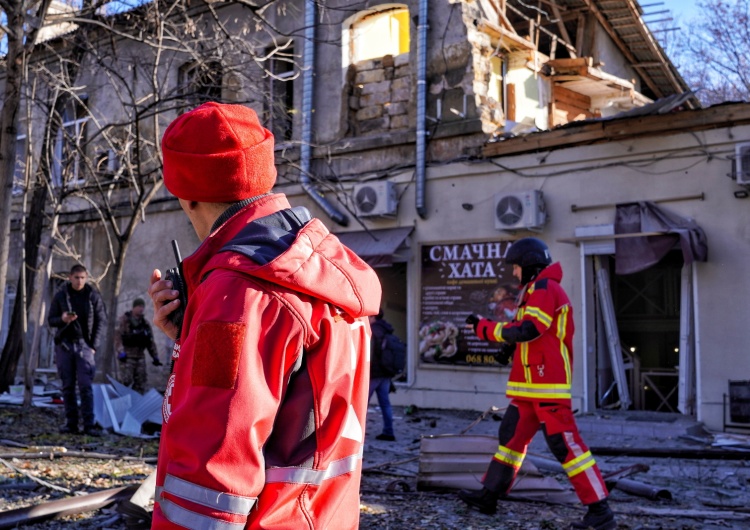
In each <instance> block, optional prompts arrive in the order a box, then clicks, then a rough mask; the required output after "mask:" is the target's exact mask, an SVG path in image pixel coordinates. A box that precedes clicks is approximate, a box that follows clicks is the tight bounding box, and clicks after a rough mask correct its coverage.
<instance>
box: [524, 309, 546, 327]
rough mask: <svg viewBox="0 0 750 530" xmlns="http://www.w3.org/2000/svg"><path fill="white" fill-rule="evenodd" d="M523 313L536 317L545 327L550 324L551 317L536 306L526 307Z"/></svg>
mask: <svg viewBox="0 0 750 530" xmlns="http://www.w3.org/2000/svg"><path fill="white" fill-rule="evenodd" d="M524 314H525V315H529V316H531V317H533V318H536V319H537V320H538V321H539V322H540V323H541V324H542V325H543V326H544V327H545V328H548V327H550V326H551V325H552V317H551V316H549V315H548V314H547V313H545V312H544V311H542V310H541V309H539V308H538V307H527V308H526V311H525V313H524Z"/></svg>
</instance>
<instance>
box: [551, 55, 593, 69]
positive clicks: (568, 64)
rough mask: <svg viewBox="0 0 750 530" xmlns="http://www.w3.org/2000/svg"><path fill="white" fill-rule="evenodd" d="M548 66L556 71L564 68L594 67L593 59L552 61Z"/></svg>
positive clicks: (578, 58)
mask: <svg viewBox="0 0 750 530" xmlns="http://www.w3.org/2000/svg"><path fill="white" fill-rule="evenodd" d="M545 64H546V65H547V66H551V67H552V68H554V69H555V70H557V69H562V68H579V67H584V68H588V67H590V66H593V65H594V58H593V57H577V58H575V59H552V60H549V61H547V62H546V63H545Z"/></svg>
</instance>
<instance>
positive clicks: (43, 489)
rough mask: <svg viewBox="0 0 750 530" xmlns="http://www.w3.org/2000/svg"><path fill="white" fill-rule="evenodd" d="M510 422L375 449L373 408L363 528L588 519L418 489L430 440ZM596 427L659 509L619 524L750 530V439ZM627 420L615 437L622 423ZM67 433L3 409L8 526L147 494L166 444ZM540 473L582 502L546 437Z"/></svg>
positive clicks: (619, 501) (610, 459)
mask: <svg viewBox="0 0 750 530" xmlns="http://www.w3.org/2000/svg"><path fill="white" fill-rule="evenodd" d="M501 412H502V411H499V412H491V413H487V414H484V415H482V419H481V420H478V418H479V417H480V413H479V412H472V411H446V410H434V409H419V408H417V407H413V406H411V407H394V416H395V421H394V423H395V431H396V441H395V442H386V441H380V440H376V439H375V436H376V435H377V434H378V433H380V428H381V425H382V424H381V421H382V420H381V415H380V411H379V410H378V409H377V407H374V406H371V407H370V410H369V413H368V419H367V434H366V442H365V451H364V460H363V478H362V486H361V501H360V528H362V529H365V530H367V529H393V530H402V529H409V530H412V529H413V530H445V529H460V530H468V529H471V530H481V529H487V530H489V529H493V530H494V529H497V528H503V529H509V530H514V529H518V530H520V529H528V530H531V529H539V528H543V529H548V530H555V529H560V530H561V529H564V528H567V527H568V525H569V523H570V522H571V521H573V520H576V519H579V518H580V517H582V516H583V514H584V509H583V508H582V507H581V506H580V505H579V504H577V503H576V502H575V501H572V502H560V501H559V499H558V500H545V501H542V500H538V499H537V500H533V499H532V498H531V496H530V495H528V494H524V493H523V492H522V491H521V490H519V491H517V492H515V493H514V492H511V497H512V500H503V501H501V503H500V505H499V508H498V513H497V514H495V515H492V516H489V515H483V514H480V513H479V512H477V511H474V510H470V509H468V508H467V507H466V506H465V505H464V504H463V503H462V502H461V501H459V500H458V498H457V496H456V492H455V490H453V489H445V488H435V489H433V488H429V489H427V490H425V488H424V487H421V488H418V486H419V482H420V460H424V458H423V452H422V443H423V437H425V436H433V437H441V436H443V435H454V437H455V438H456V439H458V440H460V436H461V435H465V436H467V437H469V438H471V437H485V438H488V439H489V442H487V443H491V440H492V439H494V437H495V436H496V435H497V430H498V427H499V425H500V424H499V419H500V414H501ZM584 419H585V418H582V420H581V421H580V423H579V424H580V425H581V426H582V432H583V437H584V440H586V442H587V443H588V444H589V445H590V446H592V447H599V448H602V450H603V449H604V448H620V449H623V448H628V449H629V452H626V453H627V454H618V455H611V456H610V455H607V456H597V461H598V463H599V465H600V467H601V469H602V472H603V474H604V475H605V476H609V478H608V479H607V480H608V483H611V481H612V480H615V481H617V480H630V481H633V482H635V483H637V484H640V485H642V486H644V487H645V488H646V490H647V491H653V492H654V495H652V496H651V497H649V496H648V495H647V496H643V495H638V494H633V493H628V492H626V491H623V490H622V489H620V488H617V487H615V488H613V491H612V496H611V503H610V504H611V506H612V508H613V510H614V511H615V512H616V514H617V517H618V523H619V526H618V528H619V529H620V530H625V529H632V530H635V529H639V530H646V529H657V528H661V529H680V530H685V529H695V530H697V529H719V528H722V529H727V528H729V529H732V528H737V529H739V528H749V527H750V509H748V506H750V462H749V461H750V457H749V458H748V460H745V459H744V456H743V455H740V456H736V454H735V456H736V458H731V459H730V458H725V459H724V458H719V457H718V455H719V453H717V451H718V452H728V451H735V452H741V451H743V450H746V449H745V448H744V447H743V446H745V445H747V442H748V437H747V436H746V435H742V434H739V435H731V436H728V435H727V436H725V434H724V433H713V434H712V433H706V432H702V433H698V434H696V433H692V434H686V435H685V436H672V435H665V436H661V437H658V436H652V437H643V436H641V437H633V436H632V435H627V434H622V433H612V432H596V431H595V430H594V431H592V430H591V429H592V427H591V425H597V424H599V425H600V426H601V425H602V423H603V421H602V419H601V418H594V419H593V421H589V422H586V421H583V420H584ZM615 420H616V419H615ZM615 420H613V421H612V424H613V425H616V424H617V421H619V420H617V421H615ZM623 421H624V420H623ZM62 423H63V413H62V408H61V407H59V406H58V407H52V408H41V407H32V408H31V409H30V410H28V411H24V410H23V409H22V408H21V407H20V406H18V405H9V404H2V403H0V499H2V504H0V506H2V508H0V516H2V514H3V513H8V512H9V511H10V510H13V509H18V508H25V507H29V506H40V507H42V508H49V506H50V504H49V503H50V502H51V501H58V500H61V499H71V498H75V497H83V496H85V495H90V494H100V495H107V493H105V492H109V491H114V490H117V489H118V488H123V487H128V486H130V487H134V486H139V485H141V484H143V483H144V482H145V481H146V480H147V478H148V477H149V476H150V475H151V473H152V472H153V469H154V463H155V457H156V453H157V447H158V440H156V439H153V438H147V437H146V438H144V437H141V436H124V435H118V434H116V433H114V432H112V428H110V429H108V430H107V432H106V433H105V435H104V436H102V437H101V438H94V437H90V436H86V435H81V436H76V435H69V434H66V435H61V434H58V432H57V428H58V426H59V425H61V424H62ZM120 425H121V422H120ZM662 427H663V426H662ZM659 430H660V425H659V424H658V422H656V423H654V433H658V432H659ZM662 431H664V429H663V428H662ZM727 439H731V440H732V443H731V444H730V443H728V442H727ZM483 443H484V442H483ZM488 447H491V445H489V446H488ZM649 448H651V449H662V450H666V449H670V448H671V449H673V450H674V452H675V454H677V453H679V451H678V450H682V451H687V450H691V454H694V455H696V454H701V453H702V452H706V451H713V453H712V455H710V456H711V458H705V459H700V458H689V459H685V458H672V457H668V456H664V455H660V456H642V455H638V450H642V452H646V450H647V449H649ZM485 450H487V449H485ZM489 450H490V451H491V449H489ZM621 452H622V451H621ZM665 452H666V451H665ZM456 453H457V454H460V451H456ZM632 453H636V456H633V454H632ZM595 456H596V453H595ZM528 461H529V463H531V464H533V465H534V467H535V468H536V469H537V470H538V472H539V473H540V475H541V476H542V478H543V479H544V481H545V483H546V484H548V485H549V482H548V481H549V480H554V481H555V482H557V487H555V488H554V489H555V490H556V491H560V492H563V493H566V494H569V493H570V491H571V490H570V486H569V483H568V481H567V479H566V477H565V476H564V475H563V474H562V473H560V472H558V471H556V470H555V468H554V466H555V465H556V461H554V460H553V458H552V455H551V453H549V451H548V450H547V448H546V446H545V443H544V439H543V436H542V435H541V433H540V434H538V435H537V436H536V438H535V439H534V441H533V442H532V444H531V446H530V448H529V458H528ZM3 462H7V464H9V465H10V467H9V466H6V465H3ZM422 474H423V475H424V473H422ZM664 492H668V493H669V495H667V494H665V493H664ZM128 493H130V491H129V492H128ZM527 493H528V492H527ZM670 496H671V498H669V497H670ZM89 499H91V500H95V499H94V498H89ZM83 500H84V501H85V500H87V499H86V498H84V499H83ZM117 506H118V505H117V503H114V502H113V503H110V504H107V505H106V506H104V507H97V508H91V509H90V510H89V511H86V512H84V513H75V514H70V515H64V516H61V517H60V518H59V519H54V520H46V521H39V522H34V523H32V524H25V525H23V526H20V527H19V528H27V529H31V530H49V529H58V528H66V529H67V528H77V529H84V530H88V529H91V530H93V529H102V528H104V529H110V530H125V529H127V528H135V527H134V526H132V524H131V525H130V526H129V525H128V523H127V522H126V517H127V515H126V514H124V513H122V512H123V510H122V509H120V510H118V508H117ZM149 508H150V506H147V509H149ZM131 516H132V512H131ZM0 521H2V518H1V517H0ZM131 523H132V520H131Z"/></svg>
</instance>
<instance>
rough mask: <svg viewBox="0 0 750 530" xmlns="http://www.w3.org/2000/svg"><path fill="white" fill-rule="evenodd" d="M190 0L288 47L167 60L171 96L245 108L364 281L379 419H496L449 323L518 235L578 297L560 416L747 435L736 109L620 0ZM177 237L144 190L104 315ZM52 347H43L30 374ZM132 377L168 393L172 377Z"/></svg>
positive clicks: (747, 153) (234, 27) (96, 107)
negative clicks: (395, 411) (655, 419)
mask: <svg viewBox="0 0 750 530" xmlns="http://www.w3.org/2000/svg"><path fill="white" fill-rule="evenodd" d="M208 4H210V5H211V9H210V13H211V16H212V17H215V18H216V20H218V21H219V22H220V27H221V28H222V31H227V32H229V33H230V34H232V35H233V36H234V37H233V38H235V39H238V40H241V39H245V40H246V41H247V42H252V44H253V46H254V47H255V48H256V49H258V50H272V51H274V52H279V51H282V52H283V54H279V53H276V54H275V55H274V54H270V52H269V55H268V56H267V57H268V59H267V61H265V62H264V63H263V65H262V68H261V67H259V66H258V62H257V61H255V62H253V61H248V62H241V61H239V60H236V57H233V56H232V55H231V54H222V53H218V51H217V52H215V54H214V56H212V57H211V58H210V60H206V61H204V62H203V63H201V69H199V70H196V69H195V63H194V59H193V58H190V57H187V56H182V55H181V54H180V53H179V52H174V55H173V56H172V57H171V60H170V61H169V67H170V68H171V70H170V71H169V73H168V75H165V76H164V80H165V81H164V82H165V86H166V87H168V88H171V89H173V90H177V87H178V86H179V85H180V83H181V80H184V79H186V77H185V76H187V79H189V82H190V83H192V84H197V85H201V86H203V88H204V89H205V90H204V91H203V95H204V98H203V99H204V100H205V99H217V100H222V101H225V102H234V103H240V104H245V105H248V106H250V107H252V108H254V109H256V110H257V111H258V113H259V115H261V116H263V119H264V122H265V123H266V126H267V127H268V128H269V129H271V130H272V131H273V132H274V134H275V137H276V154H277V169H278V180H277V185H276V188H275V190H276V191H278V192H283V193H286V194H287V195H288V196H289V199H290V201H291V202H292V204H294V205H305V206H307V207H308V208H309V209H310V210H311V212H312V213H313V215H314V216H316V217H319V218H321V219H322V220H323V221H324V222H325V223H326V224H327V225H328V226H329V227H330V228H331V229H332V231H334V232H336V233H337V235H339V237H340V238H341V239H342V241H344V243H345V244H347V245H349V246H350V247H351V248H352V249H354V250H355V251H356V252H357V253H359V254H360V255H361V256H362V257H363V258H364V259H365V260H366V261H368V263H370V264H371V265H373V266H374V267H375V268H376V271H377V272H378V275H379V277H380V280H381V283H382V285H383V293H384V297H383V308H384V311H385V317H386V319H387V320H388V321H390V322H391V323H393V325H394V327H395V329H396V333H397V334H398V335H400V336H401V337H403V338H405V339H406V341H407V343H408V347H409V355H408V361H407V369H406V372H405V373H404V374H403V375H402V376H401V377H400V378H399V379H398V381H397V383H396V385H397V388H398V392H397V393H396V394H395V395H394V396H392V400H393V401H394V402H395V403H396V404H401V405H406V404H415V405H417V406H420V407H435V408H465V409H475V410H485V409H486V408H487V407H488V406H490V405H493V404H494V405H497V406H503V404H504V403H505V402H506V398H505V396H504V388H505V379H507V376H508V369H507V368H501V367H499V365H498V364H497V363H496V361H495V360H494V358H493V357H492V355H491V353H492V351H491V350H492V346H491V345H489V344H481V343H478V342H477V341H475V340H472V338H471V337H469V336H468V335H467V332H466V330H465V329H464V326H463V324H464V319H465V317H466V315H467V314H468V313H480V314H483V315H485V316H488V317H492V316H493V315H494V313H493V312H494V311H495V310H496V308H497V307H498V306H499V302H500V300H501V298H502V296H504V295H503V291H504V290H505V291H507V290H508V289H506V288H507V287H508V286H509V284H511V283H512V276H511V271H510V268H509V267H506V266H505V265H504V260H503V256H504V253H505V251H506V250H507V247H508V246H509V244H510V243H511V242H512V241H513V240H515V239H518V238H520V237H524V236H529V235H533V236H535V237H539V238H541V239H542V240H544V241H545V242H546V243H547V244H548V245H549V247H550V249H551V253H552V256H553V258H554V259H555V260H556V261H560V262H561V264H562V267H563V270H564V271H565V276H564V278H563V286H564V287H565V289H566V291H567V292H568V293H569V294H570V296H571V300H572V303H573V308H574V318H575V321H576V325H577V331H576V337H575V343H574V347H575V348H574V349H575V351H574V357H575V363H574V366H573V401H574V407H573V408H574V409H578V410H580V411H582V412H586V411H593V410H597V409H606V408H617V409H636V410H652V411H660V412H678V411H679V412H680V413H682V414H685V415H688V416H691V417H694V418H696V419H697V420H698V421H702V422H704V423H705V424H706V425H707V426H709V427H711V428H713V429H719V430H720V429H723V428H725V427H726V426H727V425H731V424H736V425H747V424H748V423H750V413H748V412H747V409H746V408H745V406H744V403H746V402H745V401H743V400H745V399H746V398H745V397H743V396H744V394H743V393H745V392H746V390H747V388H748V387H747V385H745V384H743V381H742V379H744V378H746V375H743V374H746V373H747V370H746V368H747V360H746V356H745V355H744V353H743V348H744V344H745V343H746V342H748V340H749V339H750V336H748V331H747V326H745V325H744V319H743V315H744V314H746V313H747V311H748V308H747V307H745V306H746V305H747V302H745V301H744V299H742V298H740V299H738V300H736V303H737V307H738V309H729V308H728V306H727V302H726V301H727V300H730V299H733V296H732V295H733V293H735V292H745V291H746V290H747V289H748V288H750V285H748V283H749V282H750V280H749V279H747V275H746V274H745V269H744V264H745V263H746V262H747V261H748V260H749V259H750V248H748V229H747V226H748V220H749V219H750V218H749V217H748V210H747V209H748V204H750V203H749V202H748V201H746V200H743V199H744V198H745V197H747V195H748V191H747V188H748V186H749V185H750V172H748V168H750V147H748V146H749V145H750V104H748V103H736V104H726V105H721V106H716V107H711V108H707V109H701V108H699V104H698V101H697V99H696V98H695V97H694V95H693V94H692V93H691V92H690V91H689V90H688V88H687V86H686V85H685V83H684V81H683V80H682V78H681V77H680V75H679V72H678V71H677V70H676V68H675V67H674V65H673V64H672V63H671V62H670V60H669V58H668V57H667V56H666V55H665V53H664V50H663V49H662V48H661V47H660V45H659V44H658V42H657V41H656V39H655V37H654V35H653V34H652V33H651V31H650V30H649V28H648V27H647V26H646V24H645V22H644V20H643V17H644V8H643V7H641V6H640V5H639V4H638V2H637V1H635V0H543V1H541V2H535V3H533V5H530V3H528V2H524V1H521V0H430V1H428V0H410V1H408V2H400V3H399V2H385V1H382V2H381V1H351V0H349V1H345V0H338V1H336V0H332V1H329V2H325V4H324V5H319V4H320V3H318V2H313V1H301V0H300V1H295V2H287V3H286V4H288V5H287V7H286V9H283V10H282V9H277V10H270V9H269V10H267V11H266V12H264V13H263V16H264V17H265V18H266V20H267V22H268V24H267V26H266V27H265V29H264V30H263V31H259V32H255V33H254V32H253V29H252V28H253V27H254V26H253V24H250V25H249V26H250V27H247V26H244V25H243V22H242V21H243V20H244V19H243V16H246V15H247V16H249V15H248V11H246V7H243V6H242V5H240V4H238V3H234V2H224V3H214V2H208V3H206V4H204V3H203V2H193V3H192V6H193V8H194V11H193V12H192V15H194V16H195V17H196V20H203V19H204V18H205V17H207V16H208V13H209V10H207V9H206V8H205V6H206V5H208ZM137 14H138V13H137V12H136V13H135V15H134V16H136V15H137ZM201 17H203V18H201ZM198 25H199V26H200V24H198ZM211 27H213V26H211V25H210V24H207V25H206V28H211ZM267 28H274V29H275V31H276V32H277V33H276V34H274V33H273V32H271V31H270V30H268V29H267ZM124 46H125V47H126V49H127V46H132V47H134V48H135V47H137V44H125V45H124ZM217 50H218V48H217ZM131 52H132V50H131ZM196 72H198V73H196ZM81 75H82V76H83V78H82V79H81V80H80V83H79V84H80V85H81V86H86V87H88V88H87V92H86V96H87V99H86V101H87V109H88V112H89V116H103V115H106V114H108V113H113V112H115V113H116V112H117V109H115V108H114V107H113V105H116V103H113V101H112V99H111V98H108V97H106V94H107V91H106V90H105V89H103V88H101V87H102V86H104V85H103V84H102V83H97V82H96V81H97V77H96V75H97V74H96V73H95V71H87V72H85V73H84V72H82V74H81ZM197 102H199V101H191V102H190V103H192V104H195V103H197ZM185 104H186V105H187V103H185ZM177 112H178V110H177V109H175V110H174V111H167V112H164V114H163V115H161V116H160V117H159V123H160V124H161V126H162V128H161V129H159V128H158V127H156V128H152V129H150V132H151V133H152V134H153V133H154V132H155V131H159V130H162V131H163V126H164V125H165V124H167V123H169V121H170V120H171V119H173V118H174V117H175V116H176V115H177ZM79 119H81V120H84V121H85V120H87V119H89V118H87V117H85V116H84V117H81V118H79ZM90 123H91V127H92V128H93V127H94V120H93V119H92V120H91V122H90ZM97 123H98V122H97ZM81 141H83V138H81ZM91 149H93V147H92V148H91ZM91 156H94V155H93V153H91ZM746 160H747V161H746ZM60 222H61V225H62V226H63V227H65V226H67V227H72V226H73V225H74V224H75V231H74V233H75V235H74V236H73V237H75V238H78V240H79V243H80V245H81V248H88V249H90V250H91V252H88V253H82V254H81V259H82V260H83V261H84V264H86V265H87V266H89V268H90V269H91V270H93V271H94V272H95V274H96V273H102V272H103V270H104V266H103V265H102V263H104V262H105V261H106V260H104V258H101V256H100V255H99V254H97V253H100V252H101V251H102V248H103V246H102V245H101V241H102V238H103V237H104V236H103V234H102V232H101V230H100V229H99V228H97V225H96V224H95V223H94V221H93V218H92V217H91V216H89V217H85V216H83V214H82V213H81V210H80V209H75V211H73V208H69V213H68V214H67V215H63V216H62V217H61V219H60ZM172 239H176V240H177V241H178V242H179V245H180V248H181V249H182V252H183V255H187V254H189V253H190V252H192V251H193V250H194V249H195V248H196V247H197V244H198V240H197V239H196V237H195V235H194V234H193V232H192V228H191V227H190V226H189V224H188V223H187V222H186V220H185V218H184V216H183V213H182V211H181V210H180V208H179V205H178V203H177V201H176V199H174V198H172V197H171V196H170V195H169V194H168V193H166V191H165V190H161V191H159V192H158V194H157V195H156V197H155V199H154V200H153V201H152V203H151V204H150V205H149V206H148V207H147V208H146V210H145V214H144V223H143V224H142V225H141V226H140V227H139V228H138V230H137V231H135V232H134V234H133V237H132V242H131V244H130V250H129V251H128V254H127V257H126V260H125V266H124V270H123V277H122V290H121V291H120V296H119V303H120V306H119V307H117V308H110V315H117V314H120V313H122V312H123V311H124V310H125V309H127V308H128V307H129V306H128V304H129V303H130V301H132V299H133V298H135V297H137V296H140V295H142V294H143V293H144V292H145V291H146V289H147V285H146V283H147V281H148V276H149V274H150V272H151V270H152V269H153V268H159V269H161V270H162V271H163V270H165V269H166V268H169V267H172V266H174V263H173V262H174V257H173V255H172V251H171V249H170V248H169V245H168V244H167V243H168V242H169V241H170V240H172ZM707 249H708V250H707ZM97 256H99V257H97ZM13 259H15V260H17V259H18V258H17V257H14V258H13ZM16 265H18V263H16ZM69 266H70V261H69V259H68V258H64V257H62V256H58V257H57V258H56V259H55V261H54V262H53V269H54V270H55V271H56V272H58V273H61V274H64V273H65V271H66V270H67V269H68V268H69ZM18 269H19V267H18V266H12V267H10V271H11V275H12V276H13V277H12V278H11V279H10V281H9V285H15V279H16V277H15V276H14V275H16V274H17V271H18ZM107 281H109V280H107V279H106V278H105V279H104V280H103V287H104V288H106V287H107ZM48 290H49V292H50V293H51V292H52V291H53V286H52V283H51V282H50V286H49V289H48ZM48 295H49V293H48ZM8 300H11V298H9V299H8ZM8 300H6V307H5V308H4V312H3V332H5V331H6V330H7V322H8V318H9V317H8V315H9V309H10V308H9V306H8ZM167 349H168V345H167V344H164V351H166V350H167ZM50 351H51V350H50V345H49V337H48V336H45V338H44V340H42V346H41V349H40V365H42V366H43V367H45V366H46V367H51V366H52V361H51V355H50V353H49V352H50ZM45 363H46V364H45ZM740 367H743V368H745V369H744V370H743V369H740ZM150 370H152V371H153V373H151V374H150V377H152V380H157V381H160V383H161V385H162V386H161V388H163V384H164V380H165V379H166V371H165V372H161V371H158V370H156V369H154V368H150ZM157 386H159V384H157ZM732 398H736V399H735V400H734V401H733V400H732Z"/></svg>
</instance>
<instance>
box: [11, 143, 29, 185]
mask: <svg viewBox="0 0 750 530" xmlns="http://www.w3.org/2000/svg"><path fill="white" fill-rule="evenodd" d="M27 163H28V158H27V156H26V135H25V134H19V135H18V136H17V137H16V164H15V166H14V168H13V195H20V194H21V193H23V189H24V187H25V186H26V164H27Z"/></svg>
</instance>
